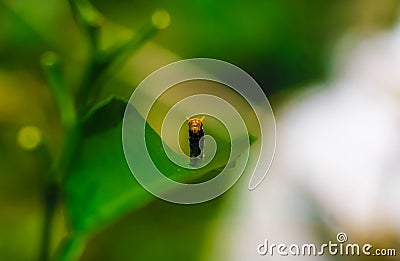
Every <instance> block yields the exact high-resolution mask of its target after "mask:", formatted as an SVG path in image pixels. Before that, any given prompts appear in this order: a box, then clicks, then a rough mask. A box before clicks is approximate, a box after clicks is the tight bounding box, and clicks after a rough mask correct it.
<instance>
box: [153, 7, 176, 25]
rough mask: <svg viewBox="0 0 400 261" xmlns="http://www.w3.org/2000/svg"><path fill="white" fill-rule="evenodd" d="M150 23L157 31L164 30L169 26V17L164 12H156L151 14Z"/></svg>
mask: <svg viewBox="0 0 400 261" xmlns="http://www.w3.org/2000/svg"><path fill="white" fill-rule="evenodd" d="M151 21H152V22H153V25H154V26H155V27H156V28H157V29H165V28H167V27H168V26H169V24H170V22H171V17H170V15H169V13H168V12H167V11H166V10H157V11H155V12H154V13H153V16H152V17H151Z"/></svg>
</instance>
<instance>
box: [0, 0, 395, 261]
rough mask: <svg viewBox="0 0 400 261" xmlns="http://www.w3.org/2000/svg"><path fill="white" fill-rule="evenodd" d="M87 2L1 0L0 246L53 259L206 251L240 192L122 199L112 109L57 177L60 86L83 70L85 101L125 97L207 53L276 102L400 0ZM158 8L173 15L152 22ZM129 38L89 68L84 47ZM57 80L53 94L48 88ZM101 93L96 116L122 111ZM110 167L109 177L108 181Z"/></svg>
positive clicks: (322, 70) (189, 255)
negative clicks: (116, 55) (88, 91)
mask: <svg viewBox="0 0 400 261" xmlns="http://www.w3.org/2000/svg"><path fill="white" fill-rule="evenodd" d="M75 2H76V3H78V4H77V6H78V9H79V8H80V9H79V10H83V11H82V14H81V18H82V17H83V18H84V19H83V20H82V19H81V20H79V17H80V15H79V12H78V15H77V14H75V19H74V15H73V12H72V11H71V7H70V4H71V3H72V5H74V4H73V3H75ZM92 4H93V9H92V7H91V6H90V4H88V3H87V2H86V1H81V2H80V1H79V0H76V1H70V3H69V2H68V1H67V0H65V1H62V0H55V1H47V0H46V1H35V0H30V1H29V0H28V1H24V0H1V1H0V207H1V212H0V231H1V233H0V260H38V259H41V260H46V257H45V256H43V253H47V254H44V255H50V256H52V257H53V256H55V257H56V258H59V259H60V260H62V259H63V258H64V260H68V259H69V258H71V260H73V259H74V258H76V257H78V256H79V255H80V254H81V253H82V257H81V258H80V259H79V260H208V256H209V253H208V251H209V248H210V245H211V244H214V243H215V242H214V240H215V237H214V231H215V226H216V223H217V220H220V218H221V217H222V216H223V215H224V213H225V212H226V211H227V210H229V208H232V203H230V204H227V202H232V201H235V200H237V199H238V197H239V196H238V195H237V193H235V191H230V192H228V193H226V194H225V195H224V196H221V197H220V198H218V199H215V200H213V201H211V202H207V203H204V204H200V205H193V206H182V205H174V204H170V203H167V202H163V201H161V200H159V199H155V198H153V197H152V196H150V195H148V194H147V193H146V192H143V191H142V192H140V193H142V194H140V193H139V194H140V196H135V195H130V194H129V195H127V196H126V197H127V198H126V199H124V196H123V195H124V194H123V193H121V194H119V193H120V191H119V188H121V189H120V190H121V191H123V190H129V189H130V187H129V186H130V185H126V183H130V182H132V183H135V181H133V180H132V177H131V176H130V173H129V170H128V169H127V166H126V164H125V163H124V159H123V155H122V154H121V153H122V152H121V141H120V140H118V137H120V136H119V133H120V132H119V131H120V130H119V129H115V128H114V127H113V126H115V125H116V124H118V123H114V122H111V123H110V126H112V127H110V129H107V130H100V131H99V132H100V133H102V134H101V135H103V136H101V135H97V136H89V135H88V136H83V137H82V144H83V145H82V148H81V149H79V151H83V154H84V155H85V152H87V151H96V158H85V156H82V157H81V158H79V159H74V158H73V162H72V163H71V166H72V167H70V168H67V171H66V173H65V175H67V176H68V175H69V174H68V173H69V171H74V173H75V174H74V175H75V176H74V175H72V177H71V178H68V177H67V178H61V179H59V178H57V177H54V176H53V175H58V174H54V173H53V171H52V170H53V169H54V168H55V167H54V165H57V164H59V165H62V163H59V161H60V160H61V161H62V160H63V159H64V158H63V156H62V155H61V154H62V151H63V148H65V147H68V146H69V143H71V142H72V143H73V142H74V139H73V137H72V141H71V140H70V139H69V138H68V132H69V129H68V126H67V125H68V124H65V121H64V120H63V119H62V117H61V116H60V108H65V107H66V108H67V110H68V106H70V105H68V104H69V101H67V102H63V99H64V98H63V97H65V95H66V94H65V93H70V94H71V95H72V97H77V96H79V95H80V94H79V93H80V88H82V86H85V84H82V82H83V83H85V77H86V76H85V75H88V74H89V75H91V77H89V79H87V80H86V85H90V86H92V87H93V88H92V89H93V90H96V88H97V91H96V93H95V94H94V95H91V96H87V97H86V96H84V97H86V98H88V99H89V98H90V103H89V105H90V106H92V105H93V104H97V103H98V102H102V101H103V100H104V99H107V97H110V96H112V95H118V96H120V97H124V98H129V96H130V94H131V92H132V91H133V90H134V88H135V86H136V85H137V84H138V83H139V82H140V81H141V80H143V79H144V77H146V76H147V75H148V74H149V73H151V72H153V71H154V70H156V69H158V68H159V67H161V66H163V65H166V64H168V63H170V62H173V61H177V60H180V59H183V58H192V57H210V58H217V59H222V60H225V61H228V62H230V63H233V64H235V65H238V66H239V67H241V68H243V69H244V70H246V71H247V72H248V73H249V74H250V75H252V76H253V77H254V78H255V79H256V80H257V81H258V83H259V84H260V86H262V88H263V89H264V91H265V93H266V94H267V95H268V96H269V97H270V99H271V104H272V107H273V108H274V109H275V110H277V111H279V110H280V109H281V108H283V107H284V106H285V101H286V99H287V98H288V97H289V96H293V95H295V94H296V92H297V91H298V90H300V89H303V88H305V87H304V86H307V85H308V84H310V83H312V82H318V81H323V80H326V79H329V75H328V74H327V72H328V71H329V69H330V68H329V66H330V64H331V61H332V59H333V58H334V57H332V53H333V50H334V48H335V47H336V45H337V43H338V41H339V40H340V39H342V37H344V36H345V35H347V34H349V33H352V34H353V35H368V34H372V33H374V32H375V31H378V30H381V29H384V28H389V27H391V26H392V25H393V24H394V23H395V22H396V21H397V18H398V10H399V7H400V3H399V1H396V0H382V1H379V2H378V1H374V0H364V1H363V0H354V1H344V0H339V1H335V0H327V1H319V0H307V1H306V0H299V1H290V0H270V1H261V0H259V1H239V0H233V1H211V0H201V1H200V0H194V1H183V0H179V1H158V0H157V1H136V0H132V1H113V2H111V1H104V0H95V1H92ZM157 10H167V12H168V14H169V18H170V23H169V22H168V19H169V18H168V15H167V14H166V13H165V12H164V11H161V13H160V12H159V13H158V14H159V15H160V14H161V16H158V18H157ZM155 12H156V13H155ZM155 15H156V17H155ZM76 17H78V19H77V18H76ZM152 17H153V24H152V22H151V19H152ZM154 17H155V18H154ZM85 19H87V20H86V21H85ZM154 19H156V24H157V21H158V22H159V21H161V23H162V24H163V23H164V24H168V25H169V26H168V27H167V28H166V29H164V30H160V31H159V30H158V29H157V28H155V26H154ZM157 19H158V20H157ZM160 19H161V20H160ZM88 21H89V22H88ZM97 23H98V24H99V26H98V24H97ZM88 25H89V26H88ZM91 26H92V27H91ZM156 27H157V26H156ZM99 28H101V31H100V32H97V30H100V29H99ZM93 32H94V33H93ZM91 34H94V35H95V36H93V35H91ZM93 39H94V40H93ZM130 39H133V40H130ZM135 39H136V40H135ZM137 39H139V40H137ZM93 41H95V43H93ZM135 41H136V42H135ZM126 42H127V43H130V44H131V46H130V48H127V49H128V51H126V52H123V55H121V56H120V57H122V58H120V59H121V63H120V64H117V65H116V67H115V68H116V69H113V68H111V69H110V70H109V71H107V73H104V74H101V75H100V74H99V75H100V76H101V77H102V78H100V80H99V79H97V78H95V77H96V76H98V75H97V74H96V73H92V74H90V72H89V73H88V68H89V71H90V68H91V67H90V63H91V62H92V61H93V57H94V56H93V53H91V52H92V50H93V49H96V50H97V51H96V53H95V57H103V56H102V55H104V56H106V55H105V54H106V53H107V51H110V50H111V51H112V50H113V48H114V47H115V46H117V47H118V46H120V43H126ZM97 45H98V46H97ZM49 51H50V52H53V53H55V54H57V56H52V55H53V54H50V58H49V55H48V56H47V58H48V59H47V60H46V56H45V58H43V54H44V53H46V52H49ZM55 57H56V58H55ZM43 59H44V61H43ZM41 60H42V63H41ZM46 68H47V69H46ZM97 69H98V68H97ZM94 71H95V72H96V70H94ZM98 71H99V70H98ZM98 71H97V72H98ZM100 76H99V77H100ZM52 82H53V83H52ZM60 82H61V83H60ZM54 83H55V84H54ZM51 85H53V87H52V86H51ZM60 86H61V87H60ZM63 86H64V87H65V90H64V91H63V90H62V91H61V93H62V94H59V92H58V91H57V90H56V91H54V88H56V89H57V88H64V87H63ZM57 95H61V96H62V98H57ZM63 95H64V96H63ZM73 99H75V98H73ZM67 100H68V99H67ZM85 102H86V100H85ZM60 104H61V105H60ZM106 104H108V105H109V107H107V108H106V109H105V111H106V113H105V114H102V115H100V116H98V117H99V121H98V122H97V124H98V125H101V124H103V123H104V122H106V123H109V122H110V121H112V120H113V119H115V118H118V119H119V118H121V108H123V104H122V105H121V104H119V103H118V102H110V103H106ZM63 106H64V107H63ZM110 108H111V109H110ZM61 114H62V113H61ZM65 117H68V115H67V116H65ZM278 120H279V119H278ZM92 124H94V125H96V121H95V123H92ZM26 126H33V127H31V128H25V127H26ZM94 128H95V129H96V126H94ZM93 144H94V145H93ZM90 145H93V146H94V148H89V147H88V146H90ZM102 156H104V158H105V159H109V160H104V158H102ZM113 161H116V162H118V164H119V165H118V166H117V167H116V166H114V165H113V164H116V163H115V162H113ZM57 162H58V163H57ZM124 164H125V165H124ZM55 169H57V168H55ZM107 171H108V172H107ZM106 172H107V173H108V175H109V176H104V175H107V174H104V173H106ZM116 173H118V174H121V173H123V175H124V176H123V177H122V178H121V180H117V181H115V179H120V176H116V175H115V174H116ZM103 174H104V175H103ZM125 174H126V175H125ZM102 175H103V176H104V177H103V176H102ZM111 179H113V180H114V181H113V182H115V184H114V183H110V184H105V183H107V182H110V181H109V180H111ZM103 183H104V184H103ZM54 184H56V185H54ZM59 184H61V185H59ZM124 184H125V185H124ZM135 185H137V184H135ZM53 186H56V189H55V190H56V191H59V192H60V193H57V192H54V191H52V189H54V187H53ZM115 186H116V187H115ZM119 186H120V187H119ZM124 186H125V187H124ZM58 194H59V196H57V195H58ZM71 194H73V195H71ZM49 195H50V196H49ZM93 195H95V196H93ZM51 198H54V202H53V200H51ZM85 199H87V202H82V204H80V203H79V200H83V201H85ZM55 202H56V203H57V204H55V206H54V212H53V214H52V215H51V216H52V217H51V218H50V219H46V217H45V213H46V209H48V208H49V205H53V204H54V203H55ZM115 206H116V207H115ZM71 209H72V210H71ZM104 209H105V210H104ZM110 209H111V210H110ZM103 210H104V211H105V212H102V211H103ZM71 213H72V216H73V217H72V218H71ZM45 227H47V228H48V229H49V232H48V233H47V232H44V228H45ZM46 234H47V235H50V239H46V236H45V237H43V235H46ZM66 238H67V239H66ZM43 241H47V243H48V244H47V246H44V242H43ZM45 245H46V244H45ZM47 247H48V248H49V249H46V248H47ZM40 253H42V256H41V254H40ZM63 256H64V257H63Z"/></svg>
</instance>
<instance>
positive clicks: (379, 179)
mask: <svg viewBox="0 0 400 261" xmlns="http://www.w3.org/2000/svg"><path fill="white" fill-rule="evenodd" d="M343 46H344V48H340V50H339V51H338V53H337V55H336V57H339V58H338V59H337V61H336V62H335V64H334V66H333V67H334V69H333V72H332V75H331V80H330V83H326V84H321V85H320V86H314V87H311V88H307V89H306V91H303V92H302V93H300V94H296V95H295V96H293V99H291V101H289V102H288V103H287V104H286V105H285V106H284V107H283V108H281V109H280V111H279V112H278V113H277V115H276V118H277V134H278V140H277V150H276V154H275V155H276V156H275V160H274V162H273V165H272V168H271V170H270V171H269V173H268V175H267V178H266V179H265V180H264V182H263V183H262V185H261V186H260V187H258V188H257V189H256V190H255V191H252V192H250V191H241V192H240V193H241V197H240V202H231V204H232V206H229V207H232V208H234V209H235V210H234V211H231V213H229V214H228V216H226V217H224V219H223V222H222V224H218V236H217V239H216V240H215V242H214V243H213V246H212V249H213V256H212V257H211V258H210V259H209V260H219V261H221V260H229V261H243V260H276V259H281V258H284V259H285V260H298V261H299V260H310V257H307V256H306V257H300V256H295V257H292V256H290V255H289V256H288V257H280V256H279V255H277V254H276V255H274V256H273V257H271V256H268V255H267V256H260V255H259V254H258V253H257V246H258V244H260V243H262V242H263V241H264V240H265V239H268V240H269V242H270V243H276V244H279V243H286V244H291V243H315V244H319V243H324V242H327V241H329V240H332V241H333V242H336V234H337V233H338V232H342V231H343V232H346V233H347V236H348V238H349V240H348V242H349V243H360V244H361V243H365V240H369V239H375V240H379V238H385V237H386V236H387V234H388V233H389V234H391V236H393V235H395V236H397V239H398V238H399V237H400V26H398V27H397V28H394V29H392V30H391V31H387V32H382V33H378V34H375V35H374V36H372V37H369V38H367V39H361V40H359V41H357V42H356V43H354V42H353V43H352V45H351V47H349V45H346V44H343V45H342V47H343ZM246 182H247V181H246ZM246 185H247V184H246ZM236 204H238V206H235V205H236ZM325 228H326V229H328V230H327V232H324V233H323V231H322V230H323V229H325ZM362 240H364V241H362ZM374 242H377V241H374ZM398 242H399V241H397V243H396V242H395V241H393V242H392V243H390V241H389V243H388V242H386V243H383V245H381V247H387V248H393V247H395V248H397V251H400V250H399V248H398V247H399V246H398ZM371 243H372V242H371ZM399 254H400V253H398V255H399ZM331 258H332V257H331V256H328V255H326V256H323V257H315V258H312V259H314V260H316V259H318V260H332V259H331ZM339 259H340V257H339ZM396 260H397V259H396Z"/></svg>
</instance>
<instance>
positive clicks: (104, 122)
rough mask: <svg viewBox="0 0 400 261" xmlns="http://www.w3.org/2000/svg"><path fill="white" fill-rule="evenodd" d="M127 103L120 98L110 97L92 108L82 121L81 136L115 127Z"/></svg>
mask: <svg viewBox="0 0 400 261" xmlns="http://www.w3.org/2000/svg"><path fill="white" fill-rule="evenodd" d="M126 104H127V101H126V99H124V98H121V97H110V98H108V99H106V100H105V101H103V102H101V103H99V104H98V105H96V106H94V108H93V109H92V110H91V111H90V112H89V113H88V114H87V116H86V117H85V120H84V126H83V135H84V136H85V137H89V136H91V135H93V134H96V133H99V132H102V131H104V130H107V129H110V128H113V127H116V126H117V125H118V124H119V123H120V122H121V119H122V118H123V116H124V112H125V107H126Z"/></svg>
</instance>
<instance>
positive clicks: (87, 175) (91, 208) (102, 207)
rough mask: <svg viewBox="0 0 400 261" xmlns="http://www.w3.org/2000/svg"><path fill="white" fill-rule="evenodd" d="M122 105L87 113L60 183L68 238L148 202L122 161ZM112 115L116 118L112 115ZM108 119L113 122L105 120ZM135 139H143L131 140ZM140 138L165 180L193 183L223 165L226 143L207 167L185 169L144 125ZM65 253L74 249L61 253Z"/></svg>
mask: <svg viewBox="0 0 400 261" xmlns="http://www.w3.org/2000/svg"><path fill="white" fill-rule="evenodd" d="M124 105H125V102H124V101H122V100H120V99H116V98H113V99H110V100H109V102H108V103H107V102H106V103H103V105H102V106H99V107H98V108H97V109H96V110H95V111H93V112H92V113H91V114H90V116H89V117H88V119H87V120H86V124H87V125H86V127H85V128H84V129H85V130H86V131H85V134H86V138H84V140H83V142H82V144H81V146H80V149H79V152H78V155H76V157H75V160H74V162H73V163H72V167H71V169H70V171H69V173H68V175H67V176H66V177H65V180H64V182H63V184H64V186H65V187H64V190H65V199H66V206H67V210H68V214H69V221H70V232H71V238H74V237H79V238H87V237H88V236H90V235H91V234H92V233H93V232H95V231H98V230H99V229H100V228H103V227H105V226H106V225H107V224H110V223H112V222H113V221H114V220H116V219H117V218H119V217H121V216H122V215H124V214H125V213H127V212H128V211H129V210H132V209H135V208H139V207H141V206H143V205H144V204H146V203H147V202H149V201H151V200H152V199H154V196H152V195H150V194H149V193H148V192H147V191H146V190H145V189H144V188H142V187H141V186H140V185H139V184H138V182H137V181H136V179H135V178H133V176H132V174H131V172H130V170H129V168H128V165H127V163H126V161H125V157H124V153H123V148H122V139H121V130H122V123H121V114H120V113H121V112H122V111H121V109H122V108H123V107H124ZM116 112H118V113H117V114H119V115H117V116H115V115H116V114H115V113H116ZM134 113H135V114H136V115H135V117H134V119H135V122H134V124H135V125H134V126H136V125H137V126H143V123H144V119H143V118H142V117H141V115H140V114H139V113H138V112H137V111H136V110H135V109H134ZM111 115H113V117H114V118H110V116H111ZM96 126H97V127H96ZM89 134H90V135H89ZM141 138H143V137H135V139H141ZM146 139H147V140H148V141H151V142H147V149H148V151H149V154H150V155H151V156H152V157H154V158H155V159H157V160H156V161H155V164H156V165H157V167H158V168H159V169H160V170H161V171H162V173H164V174H165V175H166V176H168V177H169V178H171V179H176V180H180V181H189V182H190V181H193V180H196V181H198V180H199V179H200V178H201V177H203V176H204V177H208V176H210V175H216V174H215V173H216V171H213V170H217V169H221V168H222V167H223V166H224V165H225V164H226V162H227V155H225V154H227V152H229V149H228V147H229V144H230V143H229V142H225V144H223V145H222V147H221V150H220V148H219V149H218V151H221V152H220V153H219V154H218V151H217V155H216V157H215V159H213V161H212V162H211V163H210V164H208V165H209V166H206V167H204V168H201V169H198V170H190V169H186V168H180V167H177V166H176V165H174V164H173V163H172V162H171V161H170V160H169V158H168V157H167V156H166V155H165V153H164V152H163V149H162V148H163V147H162V143H161V138H160V136H159V135H158V134H157V133H156V132H155V131H154V130H153V129H152V128H151V127H150V126H149V125H148V124H147V123H146ZM217 142H218V141H217ZM225 147H227V148H225ZM208 173H210V174H208ZM80 241H81V242H83V241H84V240H80ZM79 248H82V247H79ZM82 249H83V248H82ZM71 252H72V253H73V252H74V250H73V249H72V250H69V251H66V253H71Z"/></svg>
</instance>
